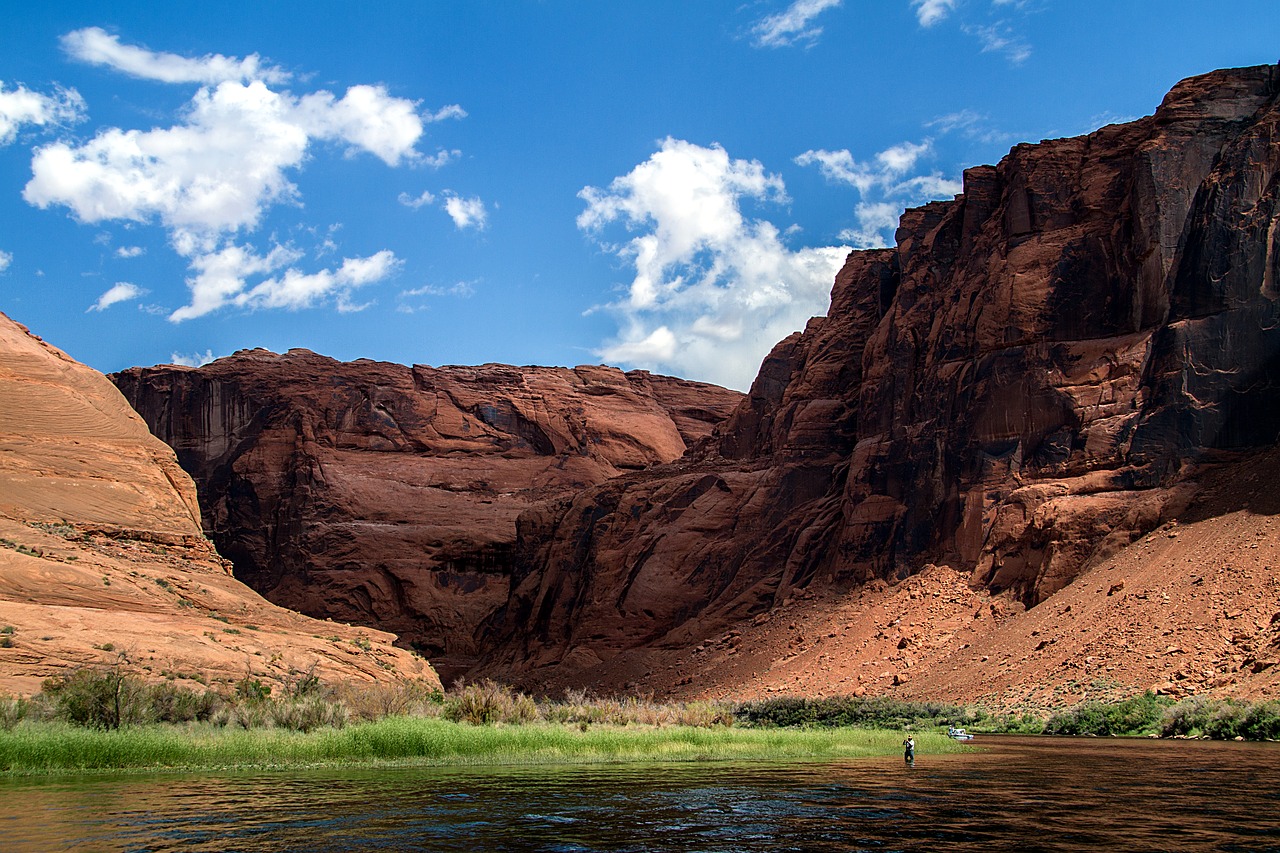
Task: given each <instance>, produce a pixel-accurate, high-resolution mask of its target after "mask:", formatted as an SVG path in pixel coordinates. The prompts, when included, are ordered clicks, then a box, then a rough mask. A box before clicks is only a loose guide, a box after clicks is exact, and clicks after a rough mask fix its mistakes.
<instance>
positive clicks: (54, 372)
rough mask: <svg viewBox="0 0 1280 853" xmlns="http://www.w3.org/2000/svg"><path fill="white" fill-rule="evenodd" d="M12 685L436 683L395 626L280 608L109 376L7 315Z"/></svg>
mask: <svg viewBox="0 0 1280 853" xmlns="http://www.w3.org/2000/svg"><path fill="white" fill-rule="evenodd" d="M0 625H2V626H3V628H4V633H3V634H0V637H2V638H3V641H2V642H0V692H8V691H17V692H21V693H32V692H35V691H37V690H38V689H39V687H40V683H41V681H42V680H43V679H45V678H48V677H50V676H56V675H62V674H66V673H67V672H68V671H70V670H73V669H76V668H78V667H83V666H102V665H110V666H123V667H125V668H126V669H127V670H130V671H134V672H137V673H138V674H140V675H142V676H144V677H147V678H149V679H153V680H158V679H161V678H170V679H175V678H181V679H191V680H193V681H196V682H200V683H203V684H217V683H218V682H222V683H223V684H224V685H230V684H232V683H234V682H236V681H239V680H240V679H243V678H245V677H247V676H252V677H254V678H258V679H261V680H264V681H266V682H268V683H270V682H276V683H277V684H287V683H290V682H291V681H293V680H296V679H298V678H300V677H301V676H302V674H304V673H308V672H309V673H313V674H315V675H316V676H318V677H320V678H321V679H323V680H325V681H327V682H334V681H358V682H372V681H376V680H394V679H399V678H416V679H422V680H425V681H426V682H428V683H429V684H434V685H437V686H438V685H439V681H438V679H437V678H436V675H435V673H434V672H433V671H432V669H431V667H430V666H429V665H428V664H427V663H426V662H425V661H424V660H422V659H421V658H419V657H417V656H415V655H412V654H410V653H409V652H406V651H404V650H402V649H399V648H396V647H394V646H393V645H392V641H393V640H394V639H395V638H394V637H393V636H392V635H390V634H387V633H385V632H383V631H378V630H369V629H364V628H360V629H356V628H352V627H350V626H347V625H341V624H335V623H325V622H319V621H316V620H314V619H308V618H305V617H303V616H299V615H298V614H296V613H291V612H289V611H287V610H284V609H282V608H280V607H276V606H274V605H272V604H270V603H269V602H267V601H266V600H264V599H263V598H261V597H260V596H258V595H257V594H256V593H254V592H253V591H252V590H250V589H249V588H248V587H246V586H245V585H243V584H241V583H240V582H238V581H237V580H235V579H234V578H233V577H232V576H231V571H230V564H229V563H227V562H226V561H224V560H223V559H222V558H221V557H220V556H219V555H218V554H217V552H216V551H215V550H214V547H213V545H212V544H211V543H210V542H209V540H208V539H206V538H205V536H204V534H203V532H202V530H201V524H200V510H199V507H198V506H197V501H196V488H195V484H194V483H193V482H192V480H191V478H190V477H189V476H188V475H187V474H186V473H185V472H184V471H183V470H182V469H181V468H180V467H179V466H178V462H177V460H176V459H175V457H174V453H173V451H172V450H171V449H170V448H169V447H167V446H165V445H164V444H163V443H162V442H161V441H159V440H158V439H157V438H155V437H154V436H153V435H152V434H151V433H150V432H149V431H148V430H147V427H146V424H144V423H143V422H142V419H141V418H140V417H138V415H137V414H136V413H135V412H134V411H133V409H131V408H130V407H129V404H128V403H127V402H126V401H125V399H124V397H122V396H121V394H120V392H119V391H117V390H116V388H115V387H114V386H113V385H112V384H111V382H109V381H108V380H107V379H106V377H104V376H103V375H102V374H100V373H98V372H97V371H95V370H92V369H90V368H88V367H86V366H85V365H83V364H80V363H78V362H76V361H74V360H73V359H71V358H70V357H68V356H67V355H66V354H65V353H63V352H61V351H60V350H58V349H56V348H54V347H52V346H50V345H48V344H46V343H44V342H43V341H41V340H39V339H38V338H36V337H34V336H32V335H30V334H29V333H28V332H27V330H26V329H25V328H23V327H22V326H20V325H18V324H17V323H15V322H13V321H12V320H10V319H9V318H8V317H6V316H4V315H3V314H0Z"/></svg>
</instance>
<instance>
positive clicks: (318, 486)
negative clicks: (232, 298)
mask: <svg viewBox="0 0 1280 853" xmlns="http://www.w3.org/2000/svg"><path fill="white" fill-rule="evenodd" d="M112 378H113V380H114V381H115V382H116V384H117V385H118V386H119V387H120V389H121V390H122V391H123V392H124V394H125V396H126V397H127V398H128V399H129V400H130V402H131V403H132V404H133V405H134V407H135V408H136V409H137V410H138V411H139V412H141V413H142V415H143V417H144V418H145V419H146V421H147V423H148V424H149V425H150V427H151V429H152V431H153V432H154V433H155V434H156V435H158V436H159V437H161V438H162V439H164V440H165V441H166V442H168V443H169V444H170V445H171V446H172V447H173V448H174V449H175V450H176V451H177V456H178V460H179V461H180V462H181V464H182V466H183V467H184V468H185V469H186V470H187V471H189V472H190V473H191V475H192V476H193V477H194V478H195V480H196V482H197V483H199V485H200V492H201V498H200V499H201V503H202V508H203V511H204V518H205V522H206V527H207V530H208V532H209V535H210V536H211V537H212V538H213V539H214V541H215V542H216V543H217V545H218V548H219V550H220V551H221V552H222V553H223V554H224V555H226V556H227V557H228V558H230V559H231V560H232V561H233V563H234V564H235V572H236V576H237V577H239V578H240V579H242V580H244V581H245V582H246V583H248V584H250V585H251V586H252V587H254V588H255V589H257V590H258V591H259V592H261V593H263V594H264V595H266V596H267V597H269V598H270V599H271V600H272V601H274V602H276V603H277V604H281V605H284V606H288V607H291V608H294V609H297V610H299V611H301V612H303V613H307V614H310V615H313V616H320V617H332V618H334V619H338V620H342V621H350V622H356V623H360V624H365V625H376V626H378V627H381V628H385V629H387V630H392V631H395V632H397V633H398V634H400V635H401V638H402V640H405V641H407V642H412V643H414V644H415V645H416V646H417V647H418V648H419V649H421V650H422V651H424V653H426V654H427V655H428V657H430V658H431V660H432V661H433V663H435V664H436V665H437V667H439V668H440V669H441V671H442V673H443V674H445V675H446V678H448V677H449V676H450V675H452V674H455V673H458V672H461V671H463V670H465V669H466V668H467V667H468V666H470V664H471V663H472V662H473V660H474V658H475V655H476V654H477V651H478V647H477V645H476V639H475V637H474V636H473V634H474V632H475V630H476V628H477V626H478V625H480V624H481V623H482V622H484V620H486V619H487V618H488V617H489V616H490V615H491V614H492V613H493V612H494V611H495V610H497V609H498V608H500V607H503V606H505V604H506V602H507V599H508V597H509V594H510V586H509V578H510V565H511V552H512V548H513V546H514V544H515V538H516V518H517V517H518V516H519V515H520V513H521V512H523V511H525V510H526V509H528V508H530V507H531V506H534V505H537V504H538V503H539V502H541V501H545V500H548V499H555V498H560V497H563V496H566V495H571V494H575V493H577V492H579V491H581V490H583V489H586V488H588V487H591V486H594V485H597V484H599V483H601V482H604V481H607V480H609V479H611V478H613V477H616V476H617V475H619V474H620V473H623V472H626V471H631V470H639V469H643V468H645V467H646V466H649V465H652V464H655V463H662V462H670V461H672V460H674V459H677V458H679V457H680V456H681V455H682V454H684V452H685V450H686V447H687V446H688V445H691V444H693V443H694V442H696V441H698V440H699V439H702V438H704V437H705V436H707V435H708V434H709V433H710V431H711V428H712V426H713V425H714V424H715V423H717V422H719V421H721V420H723V419H724V417H725V416H727V415H728V413H729V412H730V411H732V409H733V407H734V406H735V405H736V404H737V402H738V401H739V400H740V399H741V396H742V395H741V394H739V393H737V392H733V391H727V390H725V389H723V388H718V387H715V386H710V385H705V384H701V383H696V382H685V381H683V380H679V379H672V378H669V377H664V376H656V375H652V374H649V373H646V372H643V371H637V372H633V373H627V374H624V373H623V372H622V371H620V370H617V369H614V368H608V367H577V368H574V369H565V368H539V367H510V366H506V365H496V364H489V365H484V366H481V367H441V368H432V367H424V366H414V367H405V366H401V365H395V364H388V363H383V362H374V361H369V360H360V361H355V362H350V363H339V362H336V361H334V360H332V359H329V358H325V357H323V356H319V355H316V354H314V353H311V352H309V351H306V350H292V351H290V352H288V353H286V354H283V355H277V354H275V353H271V352H267V351H265V350H253V351H248V352H241V353H237V354H236V355H234V356H232V357H230V358H224V359H220V360H218V361H216V362H214V363H213V364H210V365H207V366H205V367H202V368H199V369H190V368H182V367H173V366H166V367H155V368H146V369H137V368H135V369H133V370H129V371H125V372H123V373H119V374H115V375H114V376H113V377H112Z"/></svg>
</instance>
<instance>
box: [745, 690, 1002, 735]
mask: <svg viewBox="0 0 1280 853" xmlns="http://www.w3.org/2000/svg"><path fill="white" fill-rule="evenodd" d="M734 716H735V717H736V718H737V720H738V722H740V723H743V724H745V725H749V726H760V727H765V728H772V727H778V728H791V727H795V726H822V727H837V726H861V727H863V728H880V729H903V728H909V727H927V726H948V725H950V726H968V725H972V724H973V723H975V722H978V721H979V720H982V719H984V718H986V713H985V712H983V711H981V710H976V709H970V708H963V707H960V706H958V705H948V704H944V703H940V702H904V701H902V700H899V699H891V698H889V697H886V696H874V697H861V696H833V697H830V698H826V699H805V698H801V697H799V696H781V697H778V698H776V699H763V700H759V701H755V702H745V703H743V704H740V705H738V706H737V708H736V709H735V711H734Z"/></svg>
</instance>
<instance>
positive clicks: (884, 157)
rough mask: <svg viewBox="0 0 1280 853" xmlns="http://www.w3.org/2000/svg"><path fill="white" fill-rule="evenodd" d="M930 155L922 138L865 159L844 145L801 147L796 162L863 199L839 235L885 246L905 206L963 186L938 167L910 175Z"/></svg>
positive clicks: (928, 144)
mask: <svg viewBox="0 0 1280 853" xmlns="http://www.w3.org/2000/svg"><path fill="white" fill-rule="evenodd" d="M932 154H933V145H932V143H931V142H930V141H929V140H925V141H924V142H919V143H916V142H902V143H899V144H898V145H894V146H891V147H889V148H886V149H885V150H883V151H881V152H879V153H878V154H876V155H875V157H874V158H873V160H872V162H869V163H860V162H858V161H857V160H855V159H854V158H853V155H852V154H850V153H849V151H848V150H846V149H840V150H839V151H825V150H822V149H817V150H811V151H806V152H804V153H803V154H801V155H800V156H799V157H797V158H796V160H795V162H796V164H797V165H800V166H817V167H818V168H819V170H821V172H822V174H823V175H825V176H826V177H827V178H829V179H831V180H833V181H838V182H840V183H845V184H849V185H850V186H851V187H853V188H854V189H856V190H857V191H858V194H859V195H860V196H861V197H862V200H861V201H860V202H859V203H858V205H857V206H856V207H855V208H854V218H855V219H856V220H857V225H856V226H855V227H853V228H848V229H845V230H844V231H842V232H841V233H840V239H841V240H847V241H849V242H850V243H852V244H853V245H854V246H855V247H857V248H860V249H867V248H873V247H877V246H887V245H890V243H891V242H892V239H893V232H894V230H895V229H896V228H897V224H898V217H899V216H901V215H902V211H903V210H904V209H906V208H907V207H908V206H912V205H917V204H922V203H923V202H926V201H930V200H931V199H936V198H945V197H948V196H954V195H956V194H957V193H959V192H961V191H962V190H963V189H964V186H963V184H962V182H960V181H958V180H953V179H951V178H945V177H943V176H942V174H941V173H940V172H936V171H933V172H928V173H925V174H916V175H911V174H910V173H911V172H912V171H914V170H916V169H917V167H918V166H919V164H920V162H921V161H922V160H923V159H926V158H928V157H929V156H931V155H932Z"/></svg>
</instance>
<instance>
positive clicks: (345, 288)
mask: <svg viewBox="0 0 1280 853" xmlns="http://www.w3.org/2000/svg"><path fill="white" fill-rule="evenodd" d="M301 257H302V253H301V252H298V251H297V250H295V249H291V248H289V247H286V246H279V245H277V246H274V247H273V248H272V250H271V251H270V252H268V253H267V254H265V255H259V254H257V253H255V252H254V251H253V250H252V249H251V248H250V247H248V246H239V245H229V246H225V247H223V248H222V249H219V250H218V251H215V252H208V253H204V254H199V255H196V256H195V257H193V258H192V260H191V268H192V269H193V270H194V271H195V275H194V276H193V277H191V278H189V279H188V280H187V287H188V288H189V289H190V290H191V304H190V305H186V306H184V307H182V308H179V309H178V310H177V311H174V312H173V313H172V314H170V315H169V319H170V320H172V321H174V322H181V321H183V320H190V319H192V318H195V317H202V316H204V315H205V314H208V313H210V312H213V311H216V310H218V309H219V308H222V307H224V306H226V305H234V306H236V307H239V308H248V309H258V308H287V309H290V310H298V309H300V308H310V307H312V306H314V305H317V304H320V303H321V302H324V301H328V300H330V299H332V300H333V301H334V303H335V304H336V306H337V307H338V309H339V310H351V309H352V307H353V303H352V302H351V301H350V296H351V292H352V291H353V290H354V289H355V288H358V287H363V286H364V285H367V284H372V283H374V282H376V281H381V280H382V279H384V278H387V277H389V276H391V275H392V274H393V273H395V272H396V271H397V270H398V269H399V268H400V264H401V262H400V260H399V259H398V258H396V256H395V253H394V252H391V251H389V250H386V249H384V250H382V251H381V252H378V253H376V254H374V255H370V256H369V257H366V258H344V259H343V261H342V266H340V267H339V268H337V269H327V270H320V271H319V272H313V273H305V272H302V271H301V270H299V269H297V268H295V267H293V266H292V264H293V263H294V262H295V261H297V260H299V259H300V258H301ZM258 276H269V277H267V278H264V279H262V280H261V281H259V282H258V283H256V284H254V285H252V286H251V285H250V283H249V281H250V279H251V278H254V277H258Z"/></svg>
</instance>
